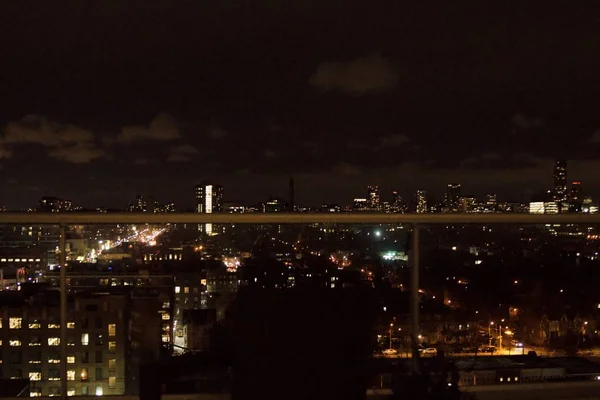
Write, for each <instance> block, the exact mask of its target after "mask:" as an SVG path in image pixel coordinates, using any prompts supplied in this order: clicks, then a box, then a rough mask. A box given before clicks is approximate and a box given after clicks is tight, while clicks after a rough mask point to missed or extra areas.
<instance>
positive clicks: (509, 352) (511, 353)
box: [375, 347, 561, 358]
mask: <svg viewBox="0 0 600 400" xmlns="http://www.w3.org/2000/svg"><path fill="white" fill-rule="evenodd" d="M530 351H535V352H536V353H537V355H538V356H547V357H558V356H560V355H561V354H557V353H556V352H549V351H547V350H544V349H540V348H537V347H525V348H514V349H510V350H509V349H501V350H497V351H496V352H494V353H477V356H481V357H489V356H515V355H520V354H528V352H530ZM474 356H475V353H451V354H448V357H474ZM375 357H376V358H411V357H412V355H411V354H407V353H400V354H397V355H394V356H386V355H381V354H378V355H376V356H375ZM421 357H432V356H427V355H425V356H423V355H422V356H421Z"/></svg>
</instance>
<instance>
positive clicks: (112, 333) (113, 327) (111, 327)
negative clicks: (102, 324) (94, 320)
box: [108, 324, 117, 336]
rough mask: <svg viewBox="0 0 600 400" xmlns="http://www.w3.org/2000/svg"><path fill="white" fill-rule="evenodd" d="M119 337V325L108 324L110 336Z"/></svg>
mask: <svg viewBox="0 0 600 400" xmlns="http://www.w3.org/2000/svg"><path fill="white" fill-rule="evenodd" d="M116 335H117V324H108V336H116Z"/></svg>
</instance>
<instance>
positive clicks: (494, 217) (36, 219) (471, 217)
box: [0, 212, 600, 225]
mask: <svg viewBox="0 0 600 400" xmlns="http://www.w3.org/2000/svg"><path fill="white" fill-rule="evenodd" d="M167 223H170V224H203V223H213V224H312V223H337V224H391V223H398V224H426V225H429V224H598V223H600V214H578V213H566V214H554V215H536V214H524V213H523V214H520V213H506V214H501V213H498V214H492V213H490V214H385V213H246V214H227V213H214V214H200V213H160V214H150V213H126V212H123V213H112V214H111V213H106V214H104V213H93V212H90V213H77V212H73V213H36V212H31V213H11V212H5V213H0V224H15V225H60V224H66V225H88V224H89V225H93V224H113V225H114V224H167Z"/></svg>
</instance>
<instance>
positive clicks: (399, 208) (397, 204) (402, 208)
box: [390, 191, 406, 213]
mask: <svg viewBox="0 0 600 400" xmlns="http://www.w3.org/2000/svg"><path fill="white" fill-rule="evenodd" d="M390 209H391V212H394V213H405V212H406V205H405V204H404V201H403V200H402V196H400V194H399V193H398V192H396V191H393V192H392V205H391V207H390Z"/></svg>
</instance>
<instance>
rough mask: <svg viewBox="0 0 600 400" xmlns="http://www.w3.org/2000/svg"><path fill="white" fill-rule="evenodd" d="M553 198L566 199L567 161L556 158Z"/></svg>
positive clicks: (557, 199) (560, 200) (556, 199)
mask: <svg viewBox="0 0 600 400" xmlns="http://www.w3.org/2000/svg"><path fill="white" fill-rule="evenodd" d="M554 200H555V201H558V202H563V201H566V200H567V161H566V160H556V162H555V163H554Z"/></svg>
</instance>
